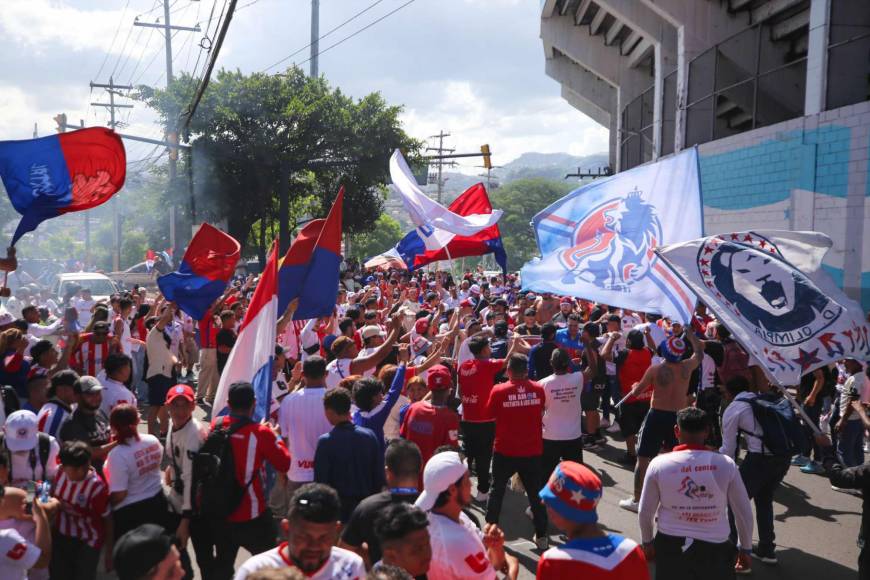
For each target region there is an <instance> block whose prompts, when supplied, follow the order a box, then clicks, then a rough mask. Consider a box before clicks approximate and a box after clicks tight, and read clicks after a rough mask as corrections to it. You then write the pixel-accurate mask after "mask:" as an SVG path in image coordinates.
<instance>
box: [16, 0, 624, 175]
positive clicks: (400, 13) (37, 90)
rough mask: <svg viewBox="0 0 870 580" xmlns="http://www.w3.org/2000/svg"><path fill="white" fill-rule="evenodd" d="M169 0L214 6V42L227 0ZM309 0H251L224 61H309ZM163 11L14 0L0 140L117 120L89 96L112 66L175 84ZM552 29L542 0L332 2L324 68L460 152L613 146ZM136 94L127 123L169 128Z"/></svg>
mask: <svg viewBox="0 0 870 580" xmlns="http://www.w3.org/2000/svg"><path fill="white" fill-rule="evenodd" d="M169 2H170V11H171V15H170V18H171V23H172V24H173V25H181V26H192V25H194V24H196V23H200V26H201V28H203V29H205V28H206V24H207V23H208V22H209V18H210V16H211V17H212V20H211V26H210V33H209V36H210V37H211V38H212V40H213V38H214V30H215V27H216V23H217V20H218V19H217V16H218V14H219V13H220V11H221V9H222V7H223V6H224V5H225V2H224V0H198V1H197V0H169ZM406 3H407V5H406V6H404V7H402V5H403V4H406ZM215 4H216V7H215V8H214V12H212V9H213V6H214V5H215ZM310 8H311V3H310V1H309V0H238V4H237V11H236V14H235V16H234V17H233V20H232V22H231V24H230V28H229V32H228V34H227V37H226V40H225V43H224V46H223V48H222V49H221V52H220V55H219V59H218V63H217V67H218V68H220V67H224V68H231V69H235V68H238V69H240V70H241V71H243V72H245V73H250V72H256V71H264V70H267V69H268V70H267V72H280V71H281V70H283V68H284V67H286V66H288V65H290V64H292V63H294V62H295V63H299V64H300V65H301V66H303V67H304V68H305V70H306V71H307V70H308V66H309V65H308V63H307V62H305V63H304V64H302V63H303V61H305V60H306V59H308V57H309V49H308V48H304V47H305V46H306V45H307V44H308V43H309V42H310V13H311V12H310ZM366 8H368V10H366V11H365V12H364V13H363V14H362V15H361V16H359V17H357V18H355V19H353V20H352V21H350V22H348V23H346V24H344V26H341V27H340V28H338V29H337V30H334V31H332V32H330V31H331V30H332V29H333V28H335V27H337V26H339V25H341V24H342V23H344V22H345V21H346V20H348V19H349V18H351V17H352V16H354V15H355V14H356V13H358V12H360V11H363V10H364V9H366ZM396 9H398V10H397V11H396V12H395V13H393V14H390V15H388V16H386V17H385V18H384V19H383V20H382V21H380V22H377V23H374V24H373V25H372V26H371V27H370V28H368V29H366V30H362V31H361V32H359V33H358V34H356V35H354V36H352V37H350V38H348V39H347V40H345V41H344V42H341V43H340V44H338V45H337V46H335V47H333V48H329V47H330V46H331V45H333V44H336V43H338V42H340V41H342V40H343V39H345V38H347V37H348V36H350V35H352V34H354V33H355V32H357V31H360V29H362V28H363V27H365V26H367V25H369V24H370V23H373V22H374V21H375V20H377V19H379V18H381V17H383V16H385V15H387V14H388V13H389V12H391V11H393V10H396ZM158 18H159V19H160V20H161V22H162V18H163V0H3V12H2V18H0V54H2V55H3V57H2V62H3V67H2V72H0V139H26V138H30V137H32V135H33V131H34V123H36V124H37V129H38V133H39V135H40V136H44V135H48V134H50V133H52V132H54V130H55V123H54V121H53V117H54V116H55V115H56V114H58V113H61V112H65V113H67V116H68V122H69V123H73V124H78V122H79V119H84V121H85V125H86V126H92V125H105V124H107V122H108V119H109V117H108V111H107V109H105V108H103V107H94V106H89V105H88V104H89V103H90V102H107V99H108V95H106V94H105V93H104V92H103V91H102V90H101V89H98V88H94V89H91V88H90V86H89V83H90V82H92V81H93V82H96V83H107V82H108V79H109V76H110V75H111V76H113V78H114V82H115V83H117V84H133V85H138V84H147V85H152V86H163V85H164V84H165V82H166V75H165V56H164V41H163V37H162V34H161V32H160V31H159V30H155V29H152V28H146V27H140V26H135V27H134V26H133V22H134V20H136V19H138V21H139V22H155V21H156V20H157V19H158ZM539 29H540V3H539V2H538V1H537V0H410V3H408V0H320V35H321V40H320V49H321V52H322V54H321V56H320V73H321V74H322V75H325V76H326V78H327V79H328V80H329V82H330V83H331V84H332V85H333V86H336V87H339V88H341V90H342V91H343V92H345V93H347V94H349V95H352V96H354V97H362V96H364V95H366V94H368V93H370V92H374V91H380V92H381V93H382V94H383V96H384V98H385V99H386V100H387V102H388V103H390V104H400V105H403V106H404V112H403V114H402V120H403V123H404V127H405V130H406V132H407V133H408V134H410V135H411V136H412V137H414V138H418V139H425V138H428V137H429V136H431V135H434V134H437V133H438V132H439V131H440V130H442V129H443V130H445V131H447V132H449V133H450V134H451V137H449V138H447V139H445V146H449V147H451V148H455V149H457V151H458V152H473V151H477V150H479V147H480V145H481V144H483V143H489V144H490V147H491V149H492V151H493V163H494V164H495V165H502V164H504V163H506V162H508V161H511V160H512V159H514V158H516V157H517V156H519V155H520V154H521V153H523V152H526V151H538V152H566V153H571V154H574V155H588V154H592V153H599V152H604V151H606V150H607V130H606V129H605V128H603V127H601V126H599V125H597V124H596V123H595V122H593V121H592V120H590V119H589V118H588V117H586V116H585V115H583V114H582V113H580V112H579V111H577V110H576V109H574V108H573V107H571V106H570V105H568V104H567V103H566V102H565V101H564V100H562V98H561V97H560V96H559V85H558V83H556V82H555V81H553V80H552V79H550V78H549V77H547V76H546V75H545V74H544V53H543V47H542V45H541V41H540V38H539ZM204 35H205V31H204V30H203V32H198V33H197V32H186V31H178V32H176V33H175V35H174V38H173V40H172V42H173V50H172V53H173V68H174V70H175V72H176V74H177V73H178V72H179V71H192V70H194V67H195V66H196V62H197V60H198V59H199V69H201V68H202V66H203V64H204V62H205V60H206V52H205V51H204V50H202V49H201V48H200V44H201V43H202V44H205V43H207V42H208V41H207V40H203V37H204ZM303 48H304V49H303ZM300 49H303V50H300ZM297 51H298V53H297V54H296V55H295V56H293V57H291V58H290V59H288V60H285V61H284V62H282V63H281V64H279V65H278V66H275V67H273V68H268V67H270V66H271V65H273V64H275V63H276V62H278V61H280V60H282V59H284V58H285V57H287V56H288V55H291V54H292V53H294V52H297ZM118 102H124V103H131V101H128V100H126V99H119V101H118ZM133 104H134V105H135V106H134V108H132V109H123V110H119V113H118V114H119V117H120V118H121V119H122V120H123V121H124V122H125V123H128V125H127V126H125V127H123V129H122V130H121V131H122V132H124V133H130V134H135V135H142V136H147V137H151V138H161V136H162V130H161V128H160V126H159V125H158V124H157V123H156V120H157V119H156V115H155V114H154V113H153V112H152V111H150V110H149V109H148V108H147V107H145V106H144V105H143V104H141V103H133ZM126 145H127V149H128V155H127V157H128V160H129V162H130V163H131V164H132V168H133V169H135V168H137V167H141V168H144V167H147V166H148V165H150V164H151V162H152V161H151V160H152V159H153V158H154V157H155V156H156V155H157V154H158V153H159V148H155V147H154V146H152V145H147V144H142V143H131V142H129V141H128V142H126ZM478 164H480V160H472V161H466V162H464V165H463V166H460V168H459V170H461V171H464V172H467V173H473V172H476V171H478V170H477V169H475V168H474V165H478Z"/></svg>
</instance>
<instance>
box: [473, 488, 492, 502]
mask: <svg viewBox="0 0 870 580" xmlns="http://www.w3.org/2000/svg"><path fill="white" fill-rule="evenodd" d="M475 499H476V500H477V501H479V502H480V503H486V502H487V501H488V500H489V493H487V492H483V491H480V490H478V491H477V497H476V498H475Z"/></svg>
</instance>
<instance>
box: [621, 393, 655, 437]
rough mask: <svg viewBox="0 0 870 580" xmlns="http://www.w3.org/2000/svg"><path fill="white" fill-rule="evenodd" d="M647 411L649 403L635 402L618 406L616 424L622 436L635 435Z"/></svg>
mask: <svg viewBox="0 0 870 580" xmlns="http://www.w3.org/2000/svg"><path fill="white" fill-rule="evenodd" d="M648 411H649V401H635V402H634V403H623V404H622V405H620V406H619V411H618V412H617V415H616V422H617V423H619V429H620V431H621V432H622V436H623V437H631V436H632V435H637V434H638V433H639V432H640V427H641V425H643V420H644V418H645V417H646V414H647V412H648Z"/></svg>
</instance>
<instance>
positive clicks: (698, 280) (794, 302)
mask: <svg viewBox="0 0 870 580" xmlns="http://www.w3.org/2000/svg"><path fill="white" fill-rule="evenodd" d="M831 245H832V243H831V239H830V238H829V237H828V236H826V235H824V234H821V233H819V232H789V231H775V230H771V231H747V232H735V233H731V234H723V235H718V236H710V237H706V238H702V239H699V240H692V241H690V242H685V243H681V244H673V245H670V246H667V247H663V248H659V250H658V251H657V254H658V255H659V256H660V257H661V258H662V259H663V260H664V261H665V262H666V264H667V265H668V266H669V267H670V268H671V269H672V270H673V271H674V272H675V273H676V275H678V276H679V277H680V278H681V279H682V280H683V281H684V282H686V284H688V285H689V286H690V287H691V288H692V290H693V291H694V292H695V293H696V294H697V295H698V298H699V299H700V300H701V301H702V302H704V303H705V304H707V306H708V307H709V308H710V309H711V310H712V311H713V312H714V313H715V314H716V316H717V318H719V320H720V321H722V323H723V324H725V326H726V327H727V328H728V329H729V330H730V331H731V333H732V334H733V335H734V338H735V339H737V340H738V341H739V342H740V343H741V344H742V345H743V346H744V347H745V348H746V351H747V352H748V353H749V354H750V355H752V356H753V357H754V358H755V359H756V360H757V361H758V362H760V363H761V364H762V365H764V367H765V368H766V369H767V371H768V374H769V375H770V376H771V377H773V378H774V379H775V380H776V381H777V382H779V384H781V385H796V384H798V383H799V382H800V378H801V375H805V374H806V373H808V372H810V371H812V370H814V369H817V368H819V367H821V366H823V365H826V364H828V363H830V362H832V361H835V360H839V359H843V358H855V359H857V360H860V361H865V360H867V359H870V343H868V340H870V337H868V332H870V329H868V325H867V323H866V321H865V320H864V313H863V311H862V309H861V306H860V305H858V304H857V303H856V302H854V301H853V300H851V299H850V298H848V297H847V296H846V295H845V294H844V293H843V292H842V290H840V289H839V288H837V286H836V284H835V283H834V281H833V280H831V278H830V276H828V275H827V274H826V273H825V272H824V271H823V270H822V259H823V258H824V256H825V254H826V253H827V252H828V250H829V249H830V248H831Z"/></svg>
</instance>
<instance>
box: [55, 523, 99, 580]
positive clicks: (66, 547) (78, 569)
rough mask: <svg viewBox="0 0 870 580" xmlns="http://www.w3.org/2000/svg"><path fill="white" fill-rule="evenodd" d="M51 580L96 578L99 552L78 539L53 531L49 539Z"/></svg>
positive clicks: (87, 579)
mask: <svg viewBox="0 0 870 580" xmlns="http://www.w3.org/2000/svg"><path fill="white" fill-rule="evenodd" d="M51 542H52V544H51V563H50V564H49V572H50V574H51V578H52V580H92V579H93V578H96V577H97V566H98V565H99V563H100V550H98V549H97V548H92V547H91V546H89V545H87V544H86V543H84V542H83V541H81V540H79V539H78V538H71V537H69V536H64V535H62V534H59V533H58V532H57V530H55V531H54V533H53V534H52V538H51Z"/></svg>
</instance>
